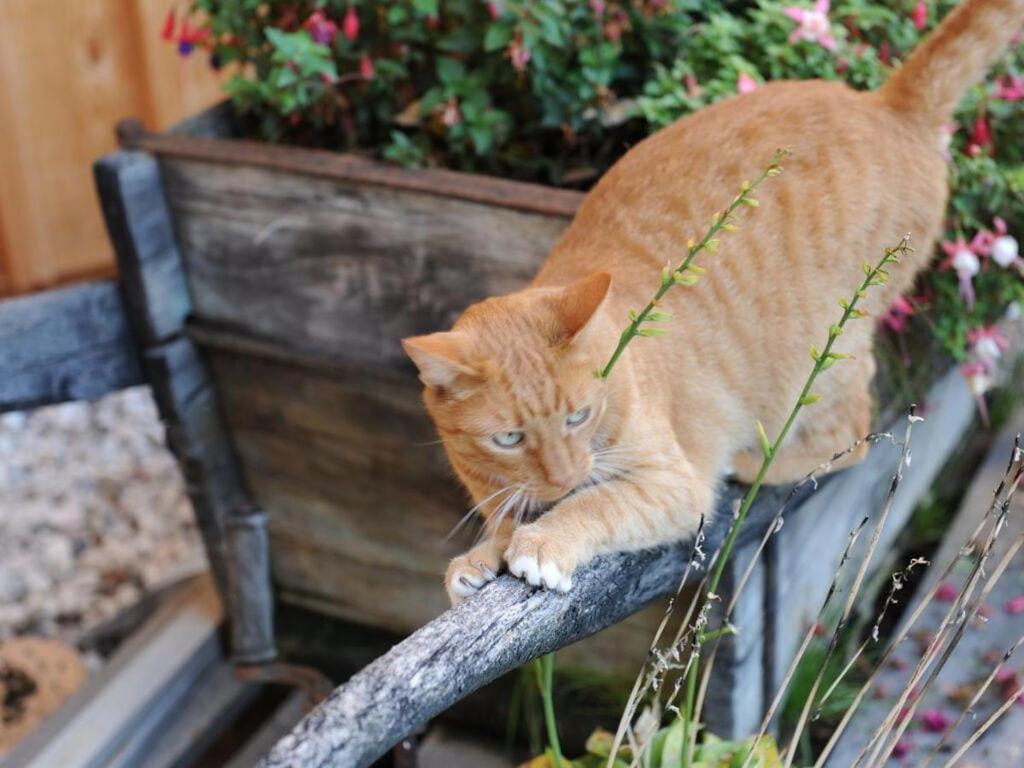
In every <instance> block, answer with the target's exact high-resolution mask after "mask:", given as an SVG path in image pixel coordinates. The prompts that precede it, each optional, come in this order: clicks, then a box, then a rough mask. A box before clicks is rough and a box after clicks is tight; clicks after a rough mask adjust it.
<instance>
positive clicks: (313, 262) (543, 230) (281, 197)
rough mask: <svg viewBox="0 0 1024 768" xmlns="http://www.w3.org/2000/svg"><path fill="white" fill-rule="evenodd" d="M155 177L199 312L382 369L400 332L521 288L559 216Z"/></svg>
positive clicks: (560, 223) (365, 193)
mask: <svg viewBox="0 0 1024 768" xmlns="http://www.w3.org/2000/svg"><path fill="white" fill-rule="evenodd" d="M163 177H164V181H165V184H166V188H167V194H168V200H169V203H170V206H171V208H172V210H173V211H174V214H175V218H176V224H177V231H178V235H179V242H180V247H181V250H182V254H183V256H184V259H185V263H186V266H187V269H188V276H189V287H190V289H191V291H192V295H193V298H194V302H195V313H196V315H197V316H198V317H199V318H201V319H203V320H207V321H212V322H214V323H220V324H223V325H225V326H228V327H231V328H233V329H236V330H241V331H243V332H245V333H248V334H250V335H253V336H255V337H257V338H262V339H265V340H270V341H274V342H277V343H278V344H280V345H283V346H286V347H287V348H289V349H292V350H297V351H300V352H307V353H313V354H318V355H321V356H326V357H331V358H337V359H341V360H345V361H348V362H363V363H369V364H374V365H385V366H388V367H392V368H395V367H398V368H404V367H405V366H406V365H407V362H406V358H405V355H404V353H403V352H402V349H401V346H400V345H399V340H400V339H401V338H402V337H403V336H407V335H410V334H415V333H424V332H427V331H432V330H436V329H438V328H442V327H447V326H448V325H450V323H451V322H452V321H453V320H454V318H455V316H456V314H457V313H458V312H460V311H461V310H462V309H464V308H465V307H466V306H467V305H469V304H470V303H472V302H474V301H477V300H479V299H482V298H484V297H486V296H491V295H495V294H499V293H507V292H510V291H513V290H516V289H518V288H521V287H522V286H523V285H525V284H526V283H527V282H528V281H529V279H530V278H531V277H532V276H533V274H534V273H535V272H536V270H537V268H538V267H539V265H540V263H541V260H542V258H543V257H544V255H545V254H546V253H547V251H548V250H549V249H550V247H551V245H552V244H553V243H554V241H555V240H556V238H557V237H558V236H559V235H560V234H561V232H562V230H563V229H564V228H565V226H566V225H567V223H568V219H567V218H565V217H561V216H545V215H541V214H536V213H525V212H522V211H516V210H511V209H507V208H499V207H494V206H492V205H484V204H481V203H474V202H470V201H466V200H459V199H455V198H450V197H441V196H437V195H432V194H428V193H426V192H411V191H408V190H396V189H391V188H388V187H381V186H373V185H354V184H352V183H351V182H345V181H337V180H333V179H328V178H317V177H312V176H309V175H304V174H300V173H290V172H286V171H281V170H267V169H264V168H259V167H249V166H219V165H211V164H206V163H198V162H193V161H186V160H165V161H164V164H163Z"/></svg>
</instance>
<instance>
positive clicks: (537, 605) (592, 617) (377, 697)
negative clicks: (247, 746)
mask: <svg viewBox="0 0 1024 768" xmlns="http://www.w3.org/2000/svg"><path fill="white" fill-rule="evenodd" d="M739 492H740V491H739V490H738V489H736V488H734V487H731V486H730V487H729V488H728V489H727V490H726V492H725V493H724V498H723V500H722V506H721V510H722V511H723V512H724V514H722V513H720V514H719V515H717V517H716V519H715V520H714V521H713V522H712V524H711V525H710V526H709V528H708V537H707V543H706V546H707V551H708V552H709V553H711V552H714V551H716V550H717V549H718V548H719V547H720V546H721V543H722V540H723V538H724V535H725V532H726V530H727V528H728V525H729V521H730V519H731V515H730V514H729V513H728V512H727V510H729V509H731V506H732V503H733V502H734V501H735V499H736V498H737V495H738V494H739ZM783 496H784V489H780V488H772V489H766V490H765V492H764V493H763V495H762V498H761V500H760V501H759V502H758V503H757V504H756V505H755V506H754V508H753V509H752V510H751V516H750V518H748V520H749V523H748V525H747V526H746V527H745V531H744V532H743V533H741V536H740V546H745V545H746V544H747V543H749V542H750V541H752V540H753V539H754V538H755V537H756V536H759V535H761V534H762V533H763V530H764V526H765V525H766V524H767V523H768V522H769V521H770V520H771V518H772V516H773V515H774V513H775V511H776V506H777V504H778V503H779V502H780V501H781V499H782V498H783ZM690 552H691V546H690V545H689V544H681V545H677V546H673V547H664V548H660V549H657V550H650V551H647V552H639V553H628V554H621V553H620V554H614V555H606V556H602V557H599V558H597V559H596V560H595V561H594V562H593V563H592V564H591V565H589V566H587V567H586V568H584V569H581V570H580V571H579V572H578V573H577V575H576V576H574V586H573V589H572V591H571V592H569V593H568V594H566V595H559V594H556V593H552V592H545V591H536V590H533V589H531V588H530V587H528V586H527V585H525V584H524V583H523V582H521V581H519V580H518V579H514V578H511V577H509V576H501V577H499V578H498V579H497V581H495V582H493V583H492V584H490V585H488V586H487V587H486V588H485V589H483V590H482V591H481V592H480V593H479V594H477V595H476V596H474V597H473V598H471V599H469V600H466V601H464V602H463V603H461V604H459V605H458V606H456V607H455V608H454V609H452V610H449V611H447V612H446V613H444V614H442V615H441V616H440V617H438V618H437V619H435V620H434V621H432V622H430V623H429V624H427V625H426V626H425V627H423V628H421V629H420V630H418V631H417V632H415V633H414V634H412V635H411V636H410V637H408V638H407V639H406V640H404V641H402V642H401V643H399V644H398V645H396V646H395V647H394V648H393V649H392V650H391V651H389V652H388V653H387V654H385V655H384V656H382V657H381V658H379V659H377V660H376V661H374V662H373V663H372V664H370V665H369V666H368V667H366V668H365V669H363V670H362V671H361V672H359V673H358V674H357V675H355V676H354V677H353V678H352V679H351V680H350V681H349V682H348V683H346V684H345V685H343V686H342V687H340V688H338V689H337V690H336V691H335V692H334V693H333V694H331V696H330V697H329V698H328V699H327V700H326V701H325V702H324V703H323V704H321V705H320V706H319V707H317V709H316V710H314V711H313V712H312V713H310V715H308V716H307V717H306V718H305V719H303V721H302V722H301V723H299V725H298V726H297V727H296V728H295V729H294V730H293V731H292V733H291V734H289V735H288V736H286V737H285V738H284V739H282V740H281V741H280V742H278V744H277V745H276V746H275V748H274V750H272V751H271V753H270V755H269V757H268V758H267V759H266V760H265V761H264V762H263V763H261V765H262V766H264V768H272V767H276V766H299V765H301V766H303V768H319V767H320V766H324V767H325V768H326V766H337V765H345V766H365V765H369V764H370V763H372V762H373V760H374V759H376V758H377V757H379V756H380V755H381V754H383V753H384V752H385V751H386V750H387V749H388V748H389V747H390V746H391V745H392V744H395V743H397V742H398V741H399V740H400V739H401V738H403V737H404V736H406V735H408V734H409V733H412V732H413V731H415V730H416V729H417V728H418V727H420V726H421V725H422V724H424V723H425V722H426V721H427V720H429V719H430V718H431V717H433V716H434V715H436V714H438V713H439V712H441V711H443V710H444V709H446V708H447V707H449V706H450V705H451V704H452V703H454V702H455V701H458V700H459V699H461V698H463V697H465V696H466V695H467V694H469V693H471V692H472V691H474V690H476V689H478V688H480V687H481V686H483V685H484V684H486V683H488V682H490V681H491V680H494V679H495V678H497V677H499V676H500V675H502V674H504V673H506V672H508V671H510V670H512V669H515V668H516V667H518V666H520V665H522V664H524V663H525V662H527V661H529V660H530V659H533V658H536V657H537V656H540V655H543V654H544V653H547V652H549V651H552V650H555V649H557V648H562V647H564V646H566V645H569V644H571V643H573V642H576V641H577V640H580V639H581V638H583V637H586V636H588V635H591V634H593V633H594V632H597V631H599V630H601V629H603V628H605V627H608V626H611V625H612V624H615V623H617V622H619V621H621V620H622V619H624V618H625V617H627V616H629V615H630V614H632V613H634V612H635V611H637V610H638V609H639V608H641V607H643V606H644V605H646V604H648V603H649V602H651V601H652V600H654V599H656V598H658V597H660V596H662V595H665V594H667V593H668V592H669V591H671V590H673V589H675V587H676V586H677V584H678V581H679V579H680V578H681V577H682V574H683V570H684V568H685V566H686V563H687V561H688V559H689V556H690Z"/></svg>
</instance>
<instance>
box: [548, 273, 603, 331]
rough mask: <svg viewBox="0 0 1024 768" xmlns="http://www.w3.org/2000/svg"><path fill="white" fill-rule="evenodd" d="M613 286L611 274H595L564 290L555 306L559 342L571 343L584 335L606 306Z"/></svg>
mask: <svg viewBox="0 0 1024 768" xmlns="http://www.w3.org/2000/svg"><path fill="white" fill-rule="evenodd" d="M611 286H612V276H611V274H609V273H608V272H594V273H593V274H591V275H587V276H586V277H584V278H581V279H580V280H577V281H576V282H575V283H572V284H570V285H567V286H566V287H565V288H563V289H562V293H561V295H560V296H559V297H558V301H557V302H556V305H555V306H556V310H555V314H556V318H557V322H558V325H559V328H558V329H557V331H558V332H557V334H556V335H557V336H558V341H560V342H563V343H564V342H569V341H572V340H573V339H576V338H578V337H579V336H580V335H581V334H582V333H583V331H584V329H585V328H586V327H587V325H588V324H589V323H590V321H591V320H592V319H593V318H594V316H595V315H596V314H597V313H598V310H600V309H601V306H602V305H603V304H604V302H605V299H606V298H607V297H608V292H609V290H611Z"/></svg>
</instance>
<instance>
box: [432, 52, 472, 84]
mask: <svg viewBox="0 0 1024 768" xmlns="http://www.w3.org/2000/svg"><path fill="white" fill-rule="evenodd" d="M465 74H466V67H465V66H463V64H462V62H461V61H457V60H456V59H452V58H450V57H448V56H442V57H441V58H439V59H438V60H437V78H438V80H440V81H441V82H442V83H444V84H445V85H452V84H454V83H455V82H457V81H458V80H461V79H462V77H463V76H464V75H465Z"/></svg>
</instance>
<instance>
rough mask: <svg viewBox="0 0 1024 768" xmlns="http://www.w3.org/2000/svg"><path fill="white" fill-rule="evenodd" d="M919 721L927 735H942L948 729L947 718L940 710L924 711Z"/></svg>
mask: <svg viewBox="0 0 1024 768" xmlns="http://www.w3.org/2000/svg"><path fill="white" fill-rule="evenodd" d="M919 719H920V720H921V725H922V726H923V727H924V729H925V730H926V731H928V733H942V732H943V731H944V730H946V729H947V728H949V718H948V717H947V716H946V713H945V712H943V711H942V710H941V709H926V710H925V711H924V712H922V713H921V716H920V718H919Z"/></svg>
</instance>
